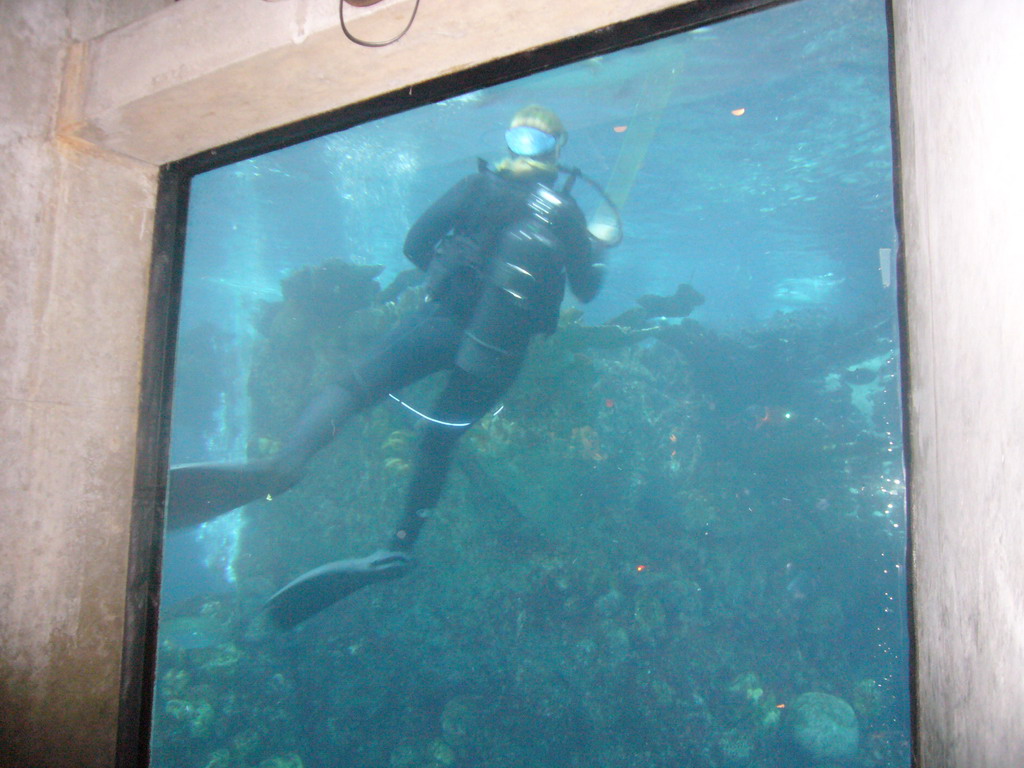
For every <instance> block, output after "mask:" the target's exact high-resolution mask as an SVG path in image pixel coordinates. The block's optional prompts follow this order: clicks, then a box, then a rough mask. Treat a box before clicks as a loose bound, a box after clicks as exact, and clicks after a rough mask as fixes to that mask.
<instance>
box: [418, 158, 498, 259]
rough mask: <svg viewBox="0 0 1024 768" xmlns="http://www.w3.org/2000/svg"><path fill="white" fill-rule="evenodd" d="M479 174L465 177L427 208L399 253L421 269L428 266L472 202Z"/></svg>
mask: <svg viewBox="0 0 1024 768" xmlns="http://www.w3.org/2000/svg"><path fill="white" fill-rule="evenodd" d="M479 179H480V174H473V175H472V176H467V177H466V178H464V179H463V180H462V181H460V182H458V183H457V184H456V185H455V186H454V187H452V188H451V189H449V190H448V191H447V192H446V193H445V194H444V195H443V196H442V197H441V198H440V199H439V200H437V202H435V203H434V204H433V205H431V206H430V207H429V208H427V210H426V211H424V212H423V215H422V216H420V217H419V218H418V219H417V220H416V222H415V223H414V224H413V225H412V227H410V228H409V234H407V235H406V236H405V246H404V247H403V249H402V251H403V252H404V253H405V256H406V258H408V259H409V261H411V262H412V263H413V264H415V265H416V266H417V267H419V268H420V269H423V270H425V269H426V268H427V267H428V266H429V265H430V260H431V258H433V255H434V248H435V247H436V246H437V244H438V243H439V242H440V241H441V238H443V237H444V236H445V235H447V234H448V233H449V232H450V231H451V229H452V227H453V226H454V225H455V223H456V221H458V219H459V217H460V215H461V214H462V213H463V212H464V211H465V208H466V205H467V203H468V202H469V201H471V200H472V199H473V196H474V194H475V191H476V188H477V186H478V184H479Z"/></svg>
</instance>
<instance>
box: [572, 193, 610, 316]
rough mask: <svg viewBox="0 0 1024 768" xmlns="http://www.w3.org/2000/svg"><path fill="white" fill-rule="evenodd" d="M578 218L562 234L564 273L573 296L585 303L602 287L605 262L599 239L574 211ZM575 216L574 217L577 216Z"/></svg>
mask: <svg viewBox="0 0 1024 768" xmlns="http://www.w3.org/2000/svg"><path fill="white" fill-rule="evenodd" d="M576 213H578V214H579V215H578V219H577V220H574V221H573V222H572V226H571V227H567V228H566V231H565V233H564V237H565V243H566V245H567V248H566V259H565V273H566V277H568V278H569V288H571V289H572V293H573V295H574V296H575V297H576V298H577V299H579V300H580V301H582V302H583V303H586V302H588V301H591V300H592V299H593V298H594V297H595V296H597V294H598V292H599V291H600V290H601V284H602V282H603V281H604V273H605V271H606V267H605V265H604V264H603V263H602V261H603V255H604V252H605V250H606V249H605V248H604V247H603V246H602V245H601V243H600V241H598V240H597V239H596V238H593V237H591V236H590V234H589V233H588V232H587V227H586V221H585V219H584V218H583V214H582V213H580V212H579V209H577V210H576ZM576 218H577V217H574V219H576Z"/></svg>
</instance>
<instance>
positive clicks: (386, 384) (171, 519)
mask: <svg viewBox="0 0 1024 768" xmlns="http://www.w3.org/2000/svg"><path fill="white" fill-rule="evenodd" d="M505 137H506V143H507V145H508V149H509V153H510V154H509V155H508V157H506V158H505V159H504V160H502V161H501V162H500V163H499V164H498V165H497V167H496V168H495V169H491V168H489V167H487V165H486V164H485V163H484V162H483V161H480V168H479V169H478V172H477V173H474V174H471V175H470V176H467V177H466V178H464V179H462V180H461V181H460V182H458V183H457V184H456V185H455V186H454V187H452V188H451V189H450V190H449V191H448V192H447V193H446V194H445V195H444V196H442V197H441V198H440V199H439V200H437V202H435V203H434V204H433V205H431V206H430V208H428V209H427V211H426V212H425V213H424V214H423V215H422V216H420V218H419V219H418V220H417V221H416V222H415V223H414V224H413V226H412V227H411V229H410V230H409V232H408V235H407V236H406V239H405V246H404V253H405V255H406V257H407V258H408V259H409V260H410V261H412V263H413V264H415V265H416V266H417V267H418V268H419V269H421V270H423V271H425V272H426V284H427V298H426V301H425V302H424V304H423V306H422V307H421V308H420V309H419V310H417V311H416V312H414V313H412V314H411V315H409V316H407V317H405V318H404V319H403V320H401V321H400V322H399V324H398V325H397V326H396V327H395V328H394V329H393V330H392V331H391V332H390V333H388V334H387V335H386V336H385V337H384V339H383V341H382V342H381V343H380V344H379V345H378V346H377V348H376V349H375V351H373V352H371V353H370V355H369V356H368V357H367V358H366V359H365V360H364V361H363V362H362V363H361V364H360V365H359V366H357V367H356V369H355V370H354V371H353V372H352V373H351V374H350V375H348V376H347V377H346V378H345V379H343V380H342V381H339V382H338V383H336V384H334V385H332V386H329V387H328V388H327V389H326V390H325V391H324V392H323V393H322V394H320V396H319V397H318V398H316V399H315V400H314V401H313V402H312V403H311V404H310V405H309V406H308V407H307V409H306V410H305V412H304V413H303V415H302V416H301V417H300V419H299V423H298V424H297V425H296V427H295V428H294V429H293V431H292V433H291V435H290V436H289V437H288V438H287V439H286V440H285V441H284V443H283V445H282V447H281V449H280V450H279V451H278V452H277V453H276V454H274V455H273V456H271V457H269V458H264V459H257V460H254V461H249V462H245V463H234V464H192V465H185V466H179V467H174V468H172V469H171V472H170V480H169V491H168V506H167V522H168V526H169V527H170V528H182V527H186V526H191V525H195V524H198V523H200V522H204V521H206V520H209V519H212V518H213V517H216V516H217V515H220V514H222V513H224V512H227V511H229V510H232V509H235V508H236V507H239V506H242V505H243V504H247V503H249V502H251V501H254V500H256V499H261V498H264V497H266V496H267V495H268V494H271V495H277V494H279V493H282V492H284V491H286V490H287V489H289V488H291V487H293V486H294V485H295V484H296V483H298V482H299V480H300V479H301V478H302V476H303V474H304V470H305V467H306V465H307V464H308V462H309V460H310V459H311V458H312V457H313V455H314V454H316V453H317V452H318V451H319V450H320V449H322V448H323V447H324V446H326V445H327V444H328V443H330V442H331V440H332V438H333V437H334V435H335V434H336V432H337V430H338V429H339V428H340V427H341V426H342V425H343V424H344V423H345V422H346V421H348V420H349V419H350V418H351V417H352V416H354V415H355V414H357V413H359V412H360V411H363V410H364V409H366V408H368V407H370V406H372V405H374V404H375V403H378V402H379V401H381V400H382V399H384V398H385V397H387V396H389V395H391V396H392V397H394V395H393V394H392V393H395V392H397V391H398V390H400V389H402V388H403V387H406V386H408V385H410V384H412V383H414V382H416V381H418V380H419V379H422V378H423V377H425V376H427V375H429V374H431V373H434V372H436V371H441V370H447V371H449V377H448V380H447V383H446V385H445V386H444V387H443V389H442V391H441V393H440V394H439V396H438V397H437V400H436V402H435V403H434V404H433V410H432V411H430V413H429V415H425V414H420V415H421V416H424V423H423V424H422V431H421V435H420V437H419V444H418V447H417V452H416V458H415V461H414V469H413V472H412V477H411V480H410V483H409V487H408V490H407V493H406V501H405V505H404V510H403V512H402V514H401V517H400V519H399V522H398V525H397V526H396V527H395V529H394V530H393V532H392V533H391V536H390V540H389V541H388V543H387V544H386V545H385V546H384V547H383V548H382V549H379V550H377V551H376V552H373V553H372V554H370V555H367V556H366V557H362V558H355V559H349V560H340V561H337V562H333V563H328V564H327V565H324V566H321V567H320V568H316V569H314V570H312V571H309V572H308V573H306V574H304V575H302V576H300V577H299V578H297V579H295V580H294V581H292V582H291V583H289V584H288V585H286V586H285V587H284V588H283V589H281V590H280V591H279V592H277V593H276V594H275V595H273V596H272V597H271V598H270V600H269V601H268V602H267V605H266V612H267V615H268V617H269V619H270V620H271V621H272V622H273V623H274V624H276V625H277V626H278V627H281V628H288V627H292V626H294V625H296V624H298V623H299V622H301V621H303V620H305V619H306V618H308V617H310V616H312V615H314V614H315V613H317V612H319V611H321V610H323V609H324V608H327V607H328V606H330V605H332V604H333V603H335V602H336V601H337V600H340V599H341V598H343V597H345V596H346V595H348V594H351V593H352V592H354V591H356V590H357V589H360V588H362V587H364V586H366V585H368V584H372V583H375V582H378V581H383V580H386V579H391V578H395V577H398V576H401V575H403V574H404V573H406V572H407V571H408V570H409V568H410V567H411V565H412V560H411V558H410V555H409V551H410V549H411V548H412V546H413V544H414V543H415V541H416V538H417V537H418V535H419V533H420V530H421V529H422V527H423V525H424V522H425V521H426V519H427V518H428V517H429V515H430V511H431V510H432V509H433V508H434V507H435V506H436V505H437V502H438V500H439V498H440V496H441V491H442V487H443V484H444V481H445V477H446V475H447V473H448V468H449V465H450V463H451V459H452V452H453V450H454V448H455V445H456V443H457V441H458V440H459V438H460V437H461V436H462V435H463V433H465V432H466V430H468V429H469V427H470V426H472V425H473V423H475V422H476V421H477V420H478V419H480V418H481V417H483V416H485V415H487V413H489V412H490V411H491V409H493V408H494V406H495V405H496V403H497V402H498V400H499V398H500V397H501V396H502V395H503V394H504V393H505V391H506V390H507V389H508V387H509V386H510V385H511V384H512V382H513V380H514V379H515V378H516V375H517V374H518V372H519V369H520V367H521V366H522V363H523V359H524V356H525V354H526V350H527V346H528V345H529V342H530V339H531V337H532V336H534V335H535V334H539V333H548V334H549V333H553V332H554V331H555V329H556V326H557V323H558V316H559V308H560V305H561V302H562V298H563V294H564V292H565V285H566V282H568V284H569V287H570V288H571V289H572V292H573V294H574V295H575V296H576V298H578V299H579V300H580V301H583V302H588V301H590V300H591V299H593V298H594V297H595V296H596V295H597V293H598V290H599V289H600V287H601V282H602V277H603V274H604V270H605V266H604V264H602V263H601V262H600V260H599V259H600V256H601V254H602V253H603V252H604V250H605V248H606V247H609V246H611V245H615V244H616V243H617V242H618V240H619V239H621V228H620V226H619V225H618V222H617V221H616V222H614V223H609V221H608V220H602V221H596V222H594V223H592V224H590V225H589V226H588V223H587V221H586V218H585V217H584V215H583V213H582V211H581V210H580V208H579V206H578V205H577V204H576V202H575V200H574V199H573V198H572V196H571V194H570V191H571V186H572V184H573V182H574V181H575V180H576V178H578V177H580V176H581V174H580V173H579V171H578V170H569V169H565V168H563V167H561V166H559V165H558V158H559V154H560V152H561V149H562V147H563V146H564V144H565V141H566V138H567V134H566V131H565V128H564V127H563V125H562V122H561V120H560V119H559V118H558V116H557V115H556V114H555V113H554V112H552V111H551V110H549V109H546V108H544V107H540V106H537V105H533V106H528V107H524V108H523V109H521V110H519V112H517V113H516V114H515V116H514V117H513V119H512V121H511V123H510V126H509V128H508V130H507V131H506V134H505ZM562 173H567V174H568V180H567V181H566V182H565V184H563V185H562V186H561V187H559V186H558V180H559V177H560V174H562ZM583 178H584V179H586V177H583ZM586 180H587V181H588V182H589V183H591V184H594V182H591V181H590V180H589V179H586ZM594 186H595V187H596V184H595V185H594ZM598 189H599V188H598ZM602 194H603V193H602ZM616 217H617V214H616ZM396 399H397V398H396Z"/></svg>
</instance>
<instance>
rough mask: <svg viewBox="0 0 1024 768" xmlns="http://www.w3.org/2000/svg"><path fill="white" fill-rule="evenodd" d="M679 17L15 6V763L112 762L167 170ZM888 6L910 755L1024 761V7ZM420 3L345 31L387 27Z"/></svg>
mask: <svg viewBox="0 0 1024 768" xmlns="http://www.w3.org/2000/svg"><path fill="white" fill-rule="evenodd" d="M670 4H671V3H670V2H668V0H632V1H631V2H628V3H626V2H622V0H588V1H587V2H586V3H582V2H581V3H563V4H557V3H550V2H544V1H543V0H520V1H519V2H517V3H498V2H494V1H493V0H492V2H480V0H445V2H444V3H424V7H423V9H422V11H421V17H420V19H419V20H418V21H417V24H416V26H415V27H414V28H413V31H412V32H411V33H410V35H409V36H408V37H407V38H406V39H405V40H403V41H402V42H401V43H400V44H398V45H395V46H392V47H389V48H385V49H380V50H365V49H360V48H356V47H355V46H353V45H351V44H349V43H347V42H346V41H345V40H344V39H343V38H342V37H341V34H340V32H339V31H338V30H337V28H336V21H335V19H336V16H335V13H336V5H335V3H334V0H286V1H285V2H280V3H262V2H259V1H258V0H182V1H181V2H177V3H169V2H166V0H116V1H110V0H108V1H106V2H104V1H102V0H4V2H3V4H2V5H0V20H2V22H3V26H2V28H0V115H2V119H3V121H4V122H3V124H2V126H0V174H2V178H3V179H4V182H3V184H2V185H0V238H2V249H3V251H2V254H3V258H2V262H0V269H2V274H0V278H2V281H0V323H2V329H3V332H2V335H0V344H2V347H0V361H2V364H0V407H2V411H0V420H2V434H3V436H4V440H3V442H2V444H0V516H2V517H0V525H2V533H0V649H2V650H0V743H2V749H0V760H2V761H3V764H5V765H18V766H64V765H67V766H72V765H74V766H110V765H112V764H113V759H114V748H115V734H116V714H117V706H118V665H119V659H120V649H121V627H122V621H123V605H124V597H125V592H124V584H125V574H126V558H127V551H128V525H129V518H130V509H131V496H132V472H133V462H134V455H135V453H134V452H135V446H134V439H135V429H136V412H137V404H138V388H139V373H140V362H141V351H142V342H141V340H142V335H143V322H144V316H145V306H146V299H147V296H146V293H147V279H148V267H149V263H150V237H151V229H152V214H153V205H154V195H155V179H156V171H157V167H158V165H159V164H161V163H165V162H167V161H170V160H174V159H177V158H180V157H183V156H186V155H188V154H191V153H193V152H196V151H200V150H203V149H206V148H209V147H213V146H217V145H219V144H223V143H225V142H227V141H232V140H235V139H238V138H241V137H244V136H247V135H250V134H252V133H255V132H258V131H261V130H264V129H267V128H270V127H273V126H275V125H279V124H281V123H284V122H288V121H291V120H294V119H298V118H302V117H306V116H309V115H314V114H317V113H319V112H322V111H325V110H328V109H332V108H335V107H338V106H341V105H343V104H345V103H350V102H353V101H356V100H359V99H363V98H366V97H368V96H371V95H374V94H376V93H382V92H386V91H390V90H392V89H394V88H397V87H404V86H407V85H408V84H411V83H417V82H421V81H423V80H427V79H429V78H431V77H434V76H436V75H437V74H439V73H442V72H449V71H455V70H458V69H461V68H465V67H468V66H472V65H473V64H476V63H479V62H483V61H487V60H490V59H492V58H494V57H498V56H501V55H504V54H505V53H511V52H513V51H516V50H520V49H525V48H532V47H535V46H538V45H541V44H543V43H545V42H548V41H550V40H555V39H559V38H563V37H567V36H571V35H574V34H577V33H579V32H582V31H585V30H587V29H594V28H599V27H601V26H603V25H605V24H609V23H612V22H613V21H616V20H619V19H621V18H624V17H626V16H627V15H637V14H641V13H645V12H648V11H651V10H656V9H659V8H661V7H664V6H667V5H670ZM894 4H895V22H896V36H897V59H898V73H897V74H898V95H899V103H900V114H901V118H902V126H901V134H900V137H901V140H902V142H903V159H904V179H905V190H904V206H905V213H906V241H907V274H908V287H907V292H908V296H909V318H910V323H909V327H910V333H909V353H910V358H911V364H912V371H911V373H912V377H913V378H912V388H911V398H912V399H911V404H912V407H911V416H912V424H911V429H912V434H913V443H912V451H911V453H912V457H913V462H914V483H913V487H912V494H913V501H914V514H915V518H914V523H915V524H914V529H913V533H914V542H915V563H916V573H917V583H916V589H915V600H916V606H917V619H918V624H917V631H918V648H919V656H920V702H921V709H920V719H921V745H922V753H923V755H924V757H925V760H924V761H923V763H922V764H923V765H924V766H927V767H928V768H938V767H940V766H941V767H943V768H945V767H946V766H950V767H954V768H955V767H960V766H962V767H963V768H988V767H989V766H992V767H993V768H994V767H996V766H1019V765H1022V764H1024V759H1022V757H1024V755H1022V754H1021V746H1020V744H1021V743H1022V740H1021V739H1020V738H1018V733H1019V730H1020V729H1019V723H1021V722H1022V721H1024V718H1022V715H1024V711H1022V705H1021V697H1020V695H1019V694H1018V685H1017V684H1016V679H1015V678H1016V676H1017V675H1019V672H1020V661H1019V660H1020V659H1021V658H1022V653H1021V652H1022V650H1024V649H1022V645H1024V643H1022V635H1024V616H1022V607H1021V606H1022V601H1021V595H1022V594H1024V589H1022V588H1024V583H1022V582H1024V576H1022V574H1024V568H1022V566H1021V564H1020V563H1019V562H1018V560H1017V558H1016V557H1015V556H1016V555H1017V552H1018V548H1019V547H1018V542H1019V541H1021V535H1020V534H1021V533H1022V531H1021V528H1022V523H1021V515H1020V514H1018V510H1019V507H1020V506H1021V503H1020V502H1021V497H1022V495H1024V492H1022V490H1021V489H1022V484H1021V479H1022V478H1021V474H1022V471H1021V460H1022V458H1024V456H1022V453H1024V450H1022V449H1024V445H1022V442H1024V437H1022V435H1024V424H1022V421H1024V406H1022V405H1021V400H1020V397H1019V391H1020V389H1021V383H1022V381H1024V379H1022V376H1021V373H1022V368H1024V343H1022V342H1021V340H1020V339H1021V336H1020V330H1019V329H1020V327H1021V321H1022V320H1024V316H1022V315H1024V313H1022V311H1021V310H1020V308H1019V307H1020V304H1019V302H1017V301H1015V297H1014V296H1013V295H1012V293H1011V292H1013V291H1015V290H1016V289H1017V286H1019V285H1020V284H1021V281H1020V278H1021V277H1022V268H1021V263H1022V262H1021V258H1022V256H1024V248H1022V245H1024V243H1022V236H1021V234H1020V231H1019V228H1018V227H1016V224H1017V218H1018V217H1019V216H1020V213H1019V211H1020V209H1021V207H1022V206H1021V202H1022V201H1021V197H1022V196H1021V194H1020V192H1019V186H1018V179H1020V178H1024V158H1022V154H1021V149H1020V146H1021V144H1020V142H1019V139H1018V138H1017V134H1018V133H1019V125H1020V122H1021V121H1020V113H1019V111H1018V110H1019V109H1020V107H1019V106H1018V105H1019V96H1018V91H1019V90H1020V89H1019V83H1018V82H1017V79H1018V76H1017V73H1019V72H1021V71H1024V61H1022V60H1021V59H1022V46H1020V45H1019V43H1018V42H1017V41H1018V39H1019V38H1020V36H1021V34H1022V33H1024V19H1022V10H1021V7H1020V6H1019V3H1018V0H986V1H985V2H984V3H981V2H977V3H964V2H962V0H894ZM410 6H411V0H388V2H386V3H384V4H382V5H381V6H376V7H374V8H373V9H367V10H364V11H354V12H353V14H352V18H353V26H354V27H356V28H357V29H358V31H359V32H360V33H361V34H365V35H367V36H374V35H379V36H387V34H388V32H389V31H390V28H392V27H394V26H395V25H396V24H400V23H401V15H402V14H403V13H408V11H409V8H410ZM584 7H585V8H586V13H581V10H580V9H581V8H584ZM537 19H544V20H545V23H544V25H538V24H537V23H536V20H537ZM129 22H133V23H129ZM541 27H542V28H541ZM108 30H114V31H112V32H108ZM81 41H87V42H84V43H83V42H81ZM1015 321H1016V322H1015Z"/></svg>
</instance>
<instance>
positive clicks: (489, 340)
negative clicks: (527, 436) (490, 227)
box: [456, 183, 569, 376]
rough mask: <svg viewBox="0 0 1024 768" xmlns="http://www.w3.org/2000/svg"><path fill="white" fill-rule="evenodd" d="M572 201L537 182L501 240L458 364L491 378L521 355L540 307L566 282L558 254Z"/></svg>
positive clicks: (560, 289) (560, 291)
mask: <svg viewBox="0 0 1024 768" xmlns="http://www.w3.org/2000/svg"><path fill="white" fill-rule="evenodd" d="M568 205H569V203H568V201H567V200H566V199H565V198H564V197H562V196H561V195H559V194H558V193H557V192H555V191H554V190H552V189H551V188H549V187H547V186H545V185H543V184H539V183H538V184H536V185H534V187H533V189H532V190H531V191H530V194H529V196H528V197H527V199H526V211H525V213H524V215H522V216H520V217H519V218H517V219H516V220H515V221H514V222H513V223H512V224H510V225H509V226H508V227H506V228H505V230H504V231H503V232H502V234H501V235H500V236H499V238H498V242H497V247H496V251H495V254H494V257H493V258H492V259H491V261H490V264H489V268H488V271H487V274H486V284H485V286H484V289H483V293H482V294H481V296H480V299H479V301H478V302H477V305H476V309H475V310H474V312H473V316H472V318H471V320H470V322H469V325H468V327H467V328H466V331H465V334H464V336H463V340H462V345H461V346H460V347H459V351H458V355H457V357H456V364H457V365H458V366H459V367H460V368H462V369H463V370H465V371H467V372H468V373H472V374H475V375H478V376H487V375H488V374H493V373H496V372H497V371H499V370H501V369H503V368H506V367H507V365H508V363H509V362H511V361H516V360H520V359H522V357H523V355H525V353H526V348H527V346H528V344H529V342H530V337H531V336H532V335H533V334H534V332H535V331H536V329H537V324H538V319H537V318H538V314H537V313H538V310H539V309H541V308H542V307H543V306H544V304H545V299H547V300H549V301H550V298H551V297H550V294H551V292H552V291H553V290H557V291H558V296H557V299H558V300H559V301H560V300H561V294H562V292H563V291H564V286H565V265H564V263H563V262H562V258H561V256H560V248H561V242H560V237H559V235H558V231H557V230H558V226H559V224H560V219H561V217H562V216H563V215H564V213H565V210H564V209H565V208H566V207H567V206H568Z"/></svg>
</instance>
